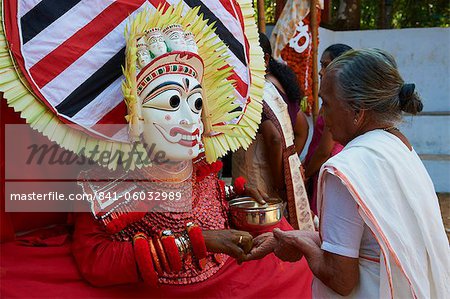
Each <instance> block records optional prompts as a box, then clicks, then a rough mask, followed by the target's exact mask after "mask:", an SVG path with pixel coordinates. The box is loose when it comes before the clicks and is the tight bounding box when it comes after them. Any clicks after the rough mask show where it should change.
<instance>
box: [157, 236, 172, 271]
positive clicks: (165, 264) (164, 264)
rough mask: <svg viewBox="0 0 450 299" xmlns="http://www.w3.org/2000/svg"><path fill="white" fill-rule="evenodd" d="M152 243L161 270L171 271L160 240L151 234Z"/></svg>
mask: <svg viewBox="0 0 450 299" xmlns="http://www.w3.org/2000/svg"><path fill="white" fill-rule="evenodd" d="M153 245H155V249H156V253H157V254H158V257H159V261H160V262H161V266H162V268H163V271H165V272H167V273H170V272H172V271H171V270H170V266H169V262H168V261H167V257H166V253H165V252H164V248H163V245H162V243H161V240H160V239H159V238H158V237H157V236H153Z"/></svg>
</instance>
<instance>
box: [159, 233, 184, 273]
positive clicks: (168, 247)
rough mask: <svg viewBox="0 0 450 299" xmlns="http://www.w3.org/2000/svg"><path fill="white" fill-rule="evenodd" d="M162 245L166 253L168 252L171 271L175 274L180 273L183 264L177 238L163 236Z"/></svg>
mask: <svg viewBox="0 0 450 299" xmlns="http://www.w3.org/2000/svg"><path fill="white" fill-rule="evenodd" d="M161 243H162V245H163V247H164V251H165V252H166V256H167V260H168V262H169V265H170V269H172V271H173V272H175V273H178V272H180V270H181V267H182V265H183V264H182V262H181V257H180V253H179V252H178V247H177V244H176V243H175V237H174V236H173V235H170V236H161Z"/></svg>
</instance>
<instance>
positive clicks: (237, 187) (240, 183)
mask: <svg viewBox="0 0 450 299" xmlns="http://www.w3.org/2000/svg"><path fill="white" fill-rule="evenodd" d="M245 183H247V181H246V180H245V179H244V178H243V177H241V176H240V177H238V178H236V180H234V192H236V194H237V195H242V194H244V191H245Z"/></svg>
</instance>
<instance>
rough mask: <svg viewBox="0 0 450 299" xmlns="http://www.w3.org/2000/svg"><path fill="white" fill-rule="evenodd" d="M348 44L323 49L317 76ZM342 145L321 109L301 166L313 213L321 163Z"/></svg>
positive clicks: (348, 47)
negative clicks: (326, 123) (332, 133)
mask: <svg viewBox="0 0 450 299" xmlns="http://www.w3.org/2000/svg"><path fill="white" fill-rule="evenodd" d="M351 49H352V48H351V47H350V46H347V45H345V44H333V45H331V46H329V47H328V48H326V49H325V51H324V52H323V54H322V57H321V58H320V72H319V76H320V78H322V76H323V75H324V73H325V69H326V68H327V66H328V65H329V64H330V63H331V61H333V59H335V58H336V57H339V56H340V55H342V54H343V53H345V52H346V51H348V50H351ZM342 148H343V146H342V145H341V144H340V143H338V142H336V141H334V140H333V139H332V138H331V133H330V131H329V130H328V129H327V128H326V127H325V124H324V120H323V116H322V113H321V110H320V111H319V115H318V117H317V120H316V125H315V126H314V131H313V136H312V139H311V142H310V144H309V147H308V152H307V154H306V157H305V160H304V161H303V167H304V168H305V180H306V187H307V190H308V196H309V204H310V206H311V210H312V211H313V213H314V214H317V179H318V175H319V170H320V167H321V166H322V164H323V163H324V162H325V161H326V160H328V158H330V157H332V156H334V155H336V154H337V153H339V152H340V151H341V150H342Z"/></svg>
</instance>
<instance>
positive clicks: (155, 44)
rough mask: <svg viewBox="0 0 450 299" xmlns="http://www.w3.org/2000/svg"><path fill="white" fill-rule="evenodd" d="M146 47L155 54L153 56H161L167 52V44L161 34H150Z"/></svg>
mask: <svg viewBox="0 0 450 299" xmlns="http://www.w3.org/2000/svg"><path fill="white" fill-rule="evenodd" d="M147 42H148V49H149V50H150V52H151V53H152V54H153V55H155V57H158V56H161V55H163V54H164V53H167V45H166V43H165V42H164V37H163V36H162V34H152V35H151V36H150V37H149V38H148V40H147Z"/></svg>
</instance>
